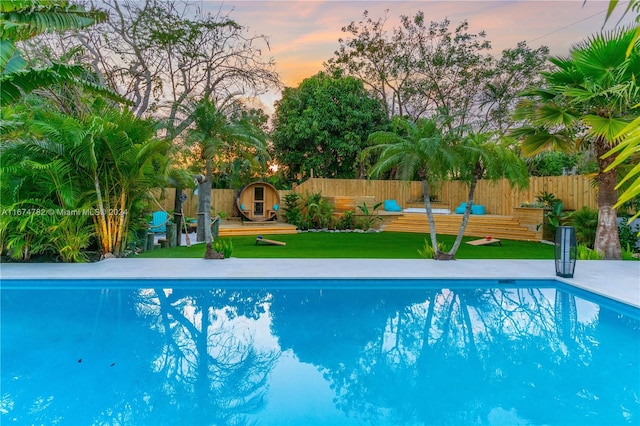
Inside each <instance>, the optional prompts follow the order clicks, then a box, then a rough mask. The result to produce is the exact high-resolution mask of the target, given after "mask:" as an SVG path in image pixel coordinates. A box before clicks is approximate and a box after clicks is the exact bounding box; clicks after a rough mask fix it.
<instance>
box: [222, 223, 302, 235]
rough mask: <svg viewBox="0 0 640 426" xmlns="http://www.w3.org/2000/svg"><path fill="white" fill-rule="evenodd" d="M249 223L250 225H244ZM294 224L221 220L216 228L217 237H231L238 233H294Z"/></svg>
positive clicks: (295, 231)
mask: <svg viewBox="0 0 640 426" xmlns="http://www.w3.org/2000/svg"><path fill="white" fill-rule="evenodd" d="M247 223H250V225H248V226H247V225H246V224H247ZM297 232H298V230H297V228H296V227H295V226H294V225H290V224H288V223H282V222H245V223H243V222H239V221H233V220H229V221H223V223H222V224H221V225H220V228H219V230H218V236H219V237H233V236H239V235H282V234H296V233H297Z"/></svg>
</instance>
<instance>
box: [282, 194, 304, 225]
mask: <svg viewBox="0 0 640 426" xmlns="http://www.w3.org/2000/svg"><path fill="white" fill-rule="evenodd" d="M284 219H285V220H286V221H287V222H289V223H290V224H292V225H295V226H296V227H298V228H300V227H301V226H300V225H301V223H302V211H301V209H300V195H299V194H298V193H296V192H290V193H288V194H287V195H285V196H284Z"/></svg>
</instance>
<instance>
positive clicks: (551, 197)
mask: <svg viewBox="0 0 640 426" xmlns="http://www.w3.org/2000/svg"><path fill="white" fill-rule="evenodd" d="M536 201H538V202H539V203H541V204H542V205H543V206H544V207H545V208H553V207H554V206H555V205H557V204H558V203H560V202H561V200H560V199H559V198H558V197H556V195H555V194H553V193H551V192H547V191H542V192H541V193H539V194H538V195H536Z"/></svg>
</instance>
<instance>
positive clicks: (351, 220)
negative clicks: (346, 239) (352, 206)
mask: <svg viewBox="0 0 640 426" xmlns="http://www.w3.org/2000/svg"><path fill="white" fill-rule="evenodd" d="M337 226H338V228H339V229H354V228H355V227H356V220H355V213H354V212H353V211H352V210H347V211H345V212H344V213H343V214H342V216H341V217H340V218H339V219H338V224H337Z"/></svg>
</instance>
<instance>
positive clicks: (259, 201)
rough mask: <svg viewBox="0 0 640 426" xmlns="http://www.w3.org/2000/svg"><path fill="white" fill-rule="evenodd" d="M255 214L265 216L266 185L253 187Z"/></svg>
mask: <svg viewBox="0 0 640 426" xmlns="http://www.w3.org/2000/svg"><path fill="white" fill-rule="evenodd" d="M253 215H254V216H264V186H256V187H255V188H254V189H253Z"/></svg>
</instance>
